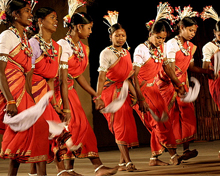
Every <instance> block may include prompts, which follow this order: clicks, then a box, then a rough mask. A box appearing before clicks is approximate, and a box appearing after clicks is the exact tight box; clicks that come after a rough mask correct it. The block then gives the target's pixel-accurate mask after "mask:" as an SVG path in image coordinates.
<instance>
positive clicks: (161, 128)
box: [134, 46, 176, 156]
mask: <svg viewBox="0 0 220 176" xmlns="http://www.w3.org/2000/svg"><path fill="white" fill-rule="evenodd" d="M161 51H163V48H162V46H161ZM155 54H156V53H155ZM162 64H163V62H161V63H156V62H155V61H154V59H152V58H150V59H149V60H148V61H147V63H145V65H143V66H142V67H141V69H140V71H139V74H138V80H139V84H140V86H141V92H142V94H143V96H144V98H145V101H146V103H147V104H148V105H149V107H150V108H151V109H152V110H153V111H154V113H155V114H156V115H157V116H158V117H161V115H162V113H163V111H165V112H167V106H166V104H165V102H164V100H163V98H162V96H161V94H160V91H159V89H158V86H157V85H156V83H154V81H155V78H156V76H157V74H158V72H159V71H160V70H161V68H162ZM149 83H154V85H153V86H152V85H151V86H148V85H147V84H149ZM138 108H139V106H138V104H137V105H135V106H134V109H135V111H136V112H137V113H138V115H139V117H140V118H141V120H142V122H143V124H144V125H145V127H146V128H147V129H148V130H149V132H150V133H151V151H152V155H153V156H157V155H160V154H162V152H163V151H164V149H165V147H166V148H176V142H175V138H174V135H173V131H172V126H171V123H170V121H167V122H165V123H162V122H157V121H155V120H154V119H153V117H152V116H151V114H150V112H147V113H145V114H143V113H141V111H139V109H138Z"/></svg>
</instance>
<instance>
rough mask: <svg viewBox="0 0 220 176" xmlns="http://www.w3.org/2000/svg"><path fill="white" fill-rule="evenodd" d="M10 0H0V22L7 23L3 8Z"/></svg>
mask: <svg viewBox="0 0 220 176" xmlns="http://www.w3.org/2000/svg"><path fill="white" fill-rule="evenodd" d="M11 1H12V0H0V24H1V23H5V24H6V23H7V19H6V13H5V9H6V7H7V5H8V4H9V3H10V2H11Z"/></svg>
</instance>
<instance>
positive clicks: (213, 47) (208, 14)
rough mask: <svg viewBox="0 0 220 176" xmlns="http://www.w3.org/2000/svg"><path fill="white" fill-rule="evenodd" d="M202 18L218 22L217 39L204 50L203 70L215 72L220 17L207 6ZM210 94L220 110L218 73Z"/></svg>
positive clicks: (218, 46)
mask: <svg viewBox="0 0 220 176" xmlns="http://www.w3.org/2000/svg"><path fill="white" fill-rule="evenodd" d="M201 18H202V19H203V20H205V19H208V18H213V19H214V20H216V21H217V22H216V24H215V29H214V30H213V32H214V36H215V38H214V39H213V40H212V41H211V42H208V43H207V44H206V45H205V46H204V47H203V48H202V52H203V59H202V61H203V68H204V69H211V70H214V59H213V57H214V54H215V53H216V52H218V51H219V49H220V22H219V16H218V14H217V12H216V11H215V10H214V9H213V7H212V6H207V7H205V8H204V10H203V12H202V13H201ZM208 82H209V92H210V94H211V96H212V98H213V100H214V102H215V103H216V104H217V106H218V108H220V99H219V94H220V92H219V86H220V77H219V73H216V75H215V79H214V80H213V79H209V80H208ZM218 157H219V158H220V151H219V154H218Z"/></svg>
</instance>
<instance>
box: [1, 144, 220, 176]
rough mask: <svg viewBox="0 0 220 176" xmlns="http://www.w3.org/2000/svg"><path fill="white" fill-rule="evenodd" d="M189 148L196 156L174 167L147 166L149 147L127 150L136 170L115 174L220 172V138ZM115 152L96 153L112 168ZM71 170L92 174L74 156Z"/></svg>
mask: <svg viewBox="0 0 220 176" xmlns="http://www.w3.org/2000/svg"><path fill="white" fill-rule="evenodd" d="M190 148H191V149H195V148H196V149H197V150H198V151H199V155H198V156H197V157H196V158H193V159H191V160H188V161H185V162H184V163H182V164H180V165H178V166H173V165H169V166H153V167H152V166H151V167H150V166H149V165H148V163H149V158H150V147H143V148H136V149H132V150H131V151H130V155H131V159H132V161H133V163H134V164H135V166H136V168H137V169H138V171H137V172H133V173H132V172H125V171H120V172H118V173H117V174H116V175H120V176H122V175H126V176H136V175H146V176H159V175H161V176H169V175H171V176H172V175H173V176H189V175H202V176H203V175H216V176H217V175H218V176H219V175H220V159H218V157H217V156H218V152H219V150H220V141H213V142H195V143H192V144H191V147H190ZM177 151H178V153H179V154H181V153H182V146H181V145H180V146H179V147H178V150H177ZM119 154H120V153H119V151H108V152H100V158H101V160H102V162H103V163H104V165H106V166H109V167H114V166H116V165H117V164H118V161H119ZM160 159H161V160H163V161H166V162H168V161H169V155H168V153H164V154H163V155H162V156H160ZM7 170H8V160H2V159H0V176H7ZM75 171H76V172H78V173H81V174H83V175H84V176H92V175H95V174H94V170H93V166H92V165H91V163H90V161H89V160H88V159H76V161H75ZM28 172H29V164H21V166H20V169H19V173H18V176H28V174H27V173H28ZM47 173H48V176H56V168H55V164H54V163H51V164H48V165H47Z"/></svg>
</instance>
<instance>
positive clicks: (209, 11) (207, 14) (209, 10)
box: [200, 6, 220, 21]
mask: <svg viewBox="0 0 220 176" xmlns="http://www.w3.org/2000/svg"><path fill="white" fill-rule="evenodd" d="M200 15H201V18H202V19H203V20H206V19H208V18H212V19H214V20H215V21H220V18H219V16H218V14H217V12H216V11H215V10H214V9H213V7H212V6H206V7H204V8H203V12H202V13H201V14H200Z"/></svg>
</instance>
